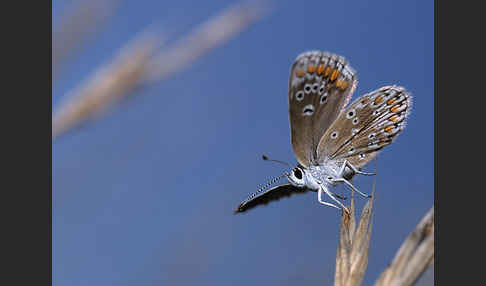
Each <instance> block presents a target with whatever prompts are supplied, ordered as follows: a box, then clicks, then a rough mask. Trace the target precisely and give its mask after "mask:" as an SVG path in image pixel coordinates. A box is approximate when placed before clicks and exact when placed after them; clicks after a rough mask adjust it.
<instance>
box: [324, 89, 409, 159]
mask: <svg viewBox="0 0 486 286" xmlns="http://www.w3.org/2000/svg"><path fill="white" fill-rule="evenodd" d="M411 105H412V98H411V96H410V95H409V94H408V93H407V92H406V91H405V90H404V89H403V88H402V87H396V86H385V87H382V88H380V89H378V90H376V91H373V92H371V93H368V94H365V95H363V96H362V97H360V98H358V99H357V100H356V101H354V102H353V103H352V104H351V105H350V106H349V107H347V108H346V109H345V110H343V112H342V113H341V114H340V115H339V117H338V118H337V119H336V120H335V121H334V122H333V124H332V125H331V126H330V127H329V129H328V130H327V131H326V132H325V133H324V135H323V136H322V138H321V140H320V142H319V146H318V150H317V152H318V161H319V162H320V163H323V162H325V161H326V160H338V159H347V160H348V161H349V162H350V163H351V164H353V165H354V166H356V167H361V166H364V165H365V164H366V163H368V162H369V161H370V160H371V159H372V158H374V157H375V156H376V155H377V154H378V151H379V150H381V149H382V148H383V147H385V146H387V145H389V144H391V143H392V142H393V140H394V139H395V138H396V136H397V135H398V134H399V133H400V132H401V131H402V130H403V129H404V128H405V123H406V119H407V117H408V114H409V111H410V107H411Z"/></svg>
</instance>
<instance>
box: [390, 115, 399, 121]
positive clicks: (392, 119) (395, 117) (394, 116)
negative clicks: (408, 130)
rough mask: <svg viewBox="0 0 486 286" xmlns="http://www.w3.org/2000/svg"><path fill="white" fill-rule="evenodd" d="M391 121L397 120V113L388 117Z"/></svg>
mask: <svg viewBox="0 0 486 286" xmlns="http://www.w3.org/2000/svg"><path fill="white" fill-rule="evenodd" d="M388 120H390V121H391V122H397V121H398V115H396V114H395V115H393V116H392V117H390V118H388Z"/></svg>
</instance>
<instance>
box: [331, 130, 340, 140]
mask: <svg viewBox="0 0 486 286" xmlns="http://www.w3.org/2000/svg"><path fill="white" fill-rule="evenodd" d="M338 135H339V134H338V132H337V131H334V132H333V133H331V138H332V139H336V138H337V137H338Z"/></svg>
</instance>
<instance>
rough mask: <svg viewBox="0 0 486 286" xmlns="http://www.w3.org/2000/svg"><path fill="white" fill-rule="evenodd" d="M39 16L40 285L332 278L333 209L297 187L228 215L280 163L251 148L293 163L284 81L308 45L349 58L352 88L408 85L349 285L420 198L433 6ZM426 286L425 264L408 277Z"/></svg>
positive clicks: (373, 266)
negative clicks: (46, 256) (45, 163)
mask: <svg viewBox="0 0 486 286" xmlns="http://www.w3.org/2000/svg"><path fill="white" fill-rule="evenodd" d="M52 14H53V19H52V20H53V25H52V29H53V78H52V86H53V91H52V102H53V145H52V151H53V153H52V154H53V158H52V160H53V162H52V163H53V164H52V181H53V190H52V192H53V209H52V211H53V222H52V223H53V230H52V231H53V242H52V243H53V257H52V258H53V261H52V262H53V284H54V285H58V286H61V285H196V284H197V285H332V283H333V280H334V270H335V268H334V267H335V256H336V247H337V238H338V228H339V223H340V212H338V211H336V210H335V209H332V208H329V207H324V206H322V205H320V204H319V203H318V201H317V196H316V195H315V194H313V193H312V194H307V195H304V196H297V197H292V198H289V199H283V200H281V201H279V202H276V203H272V204H270V205H267V206H265V207H258V208H255V209H253V210H251V211H250V212H248V213H245V214H243V215H233V213H232V212H233V210H234V209H235V208H236V206H237V205H238V204H239V203H240V202H241V201H242V200H244V199H246V198H247V196H248V195H249V194H250V193H253V192H254V191H256V190H257V188H258V186H259V185H260V184H264V183H266V182H267V181H268V179H269V178H271V177H273V176H276V175H280V174H281V173H282V171H283V170H284V169H283V168H282V166H280V165H278V164H274V163H268V162H264V161H262V160H261V154H262V153H264V154H266V155H268V156H270V157H272V158H274V159H279V160H284V161H288V162H291V163H292V164H295V163H296V160H295V158H294V155H293V152H292V147H291V144H290V131H289V122H288V105H287V88H288V77H289V69H290V65H291V63H292V62H293V60H294V59H295V58H296V57H297V55H298V54H300V53H301V52H304V51H307V50H314V49H319V50H326V51H330V52H334V53H337V54H340V55H343V56H345V57H346V58H347V59H348V61H349V62H350V64H351V66H352V67H353V68H355V69H356V71H357V74H358V78H359V83H358V87H357V89H356V92H355V94H354V96H353V100H354V99H355V98H356V97H357V96H359V95H362V94H364V93H366V92H370V91H372V90H374V89H377V88H379V87H381V86H383V85H390V84H397V85H402V86H404V87H405V88H406V89H407V90H409V91H410V92H411V93H412V95H413V96H414V98H413V99H414V106H413V109H412V113H411V116H410V118H409V120H408V127H407V128H406V129H405V131H404V132H403V133H402V134H401V135H400V136H399V138H398V139H397V140H396V142H395V143H394V144H392V145H391V146H389V147H387V148H385V149H384V151H383V152H382V153H381V155H380V156H378V160H377V163H378V173H379V174H378V177H377V185H376V205H375V216H374V223H373V234H372V236H371V246H370V256H369V263H368V269H367V272H366V276H365V279H364V283H363V285H372V284H373V282H374V281H375V280H376V279H377V278H378V275H379V274H380V273H381V272H382V271H383V270H384V269H385V267H386V266H387V264H388V263H389V262H390V261H391V260H392V259H393V256H394V255H395V253H396V251H397V250H398V247H399V246H400V245H401V243H402V242H403V240H404V239H405V238H406V237H407V236H408V234H409V233H410V232H411V231H412V230H413V229H414V227H415V225H416V224H417V223H418V222H419V221H420V219H421V218H422V217H423V215H424V214H425V213H426V212H427V211H428V210H429V208H430V207H431V206H432V205H433V203H434V184H433V178H434V169H433V153H434V152H433V151H434V150H433V143H434V142H433V134H434V127H433V126H434V125H433V124H434V123H433V118H434V114H433V102H434V74H433V64H434V62H433V58H434V53H433V48H434V47H433V36H434V35H433V1H425V2H424V1H419V0H411V1H386V0H380V1H322V0H318V1H273V2H271V1H266V2H259V1H251V2H239V1H224V0H207V1H187V0H179V1H155V0H153V1H152V0H147V1H129V0H125V1H115V0H111V1H108V0H99V1H92V0H86V1H56V2H54V3H53V10H52ZM375 164H376V160H375V161H374V162H373V163H371V164H370V165H369V166H368V168H367V170H369V171H374V169H375V166H376V165H375ZM353 182H354V184H355V185H356V186H357V187H358V188H359V189H360V190H362V191H366V192H371V186H372V182H373V179H372V178H368V177H357V178H355V179H354V181H353ZM341 189H342V187H338V188H336V190H335V191H337V192H341ZM357 201H358V207H359V208H360V207H362V205H363V204H364V203H365V200H364V199H362V198H361V197H357ZM432 283H433V271H432V270H431V269H430V270H428V271H427V272H426V273H425V274H424V275H423V276H422V278H421V279H420V280H419V281H418V283H417V285H432Z"/></svg>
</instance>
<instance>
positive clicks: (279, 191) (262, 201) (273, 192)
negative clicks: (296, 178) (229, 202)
mask: <svg viewBox="0 0 486 286" xmlns="http://www.w3.org/2000/svg"><path fill="white" fill-rule="evenodd" d="M306 192H308V190H306V189H301V188H297V187H294V186H292V185H291V184H284V185H280V186H276V187H273V188H271V189H269V190H267V191H265V192H264V193H262V194H261V195H259V196H254V195H252V196H250V198H248V199H247V200H246V201H244V202H242V203H241V204H240V205H239V206H238V207H237V208H236V210H235V213H242V212H245V211H247V210H249V209H252V208H254V207H256V206H259V205H266V204H268V203H270V202H273V201H278V200H280V199H281V198H283V197H290V196H292V195H294V194H304V193H306Z"/></svg>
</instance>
